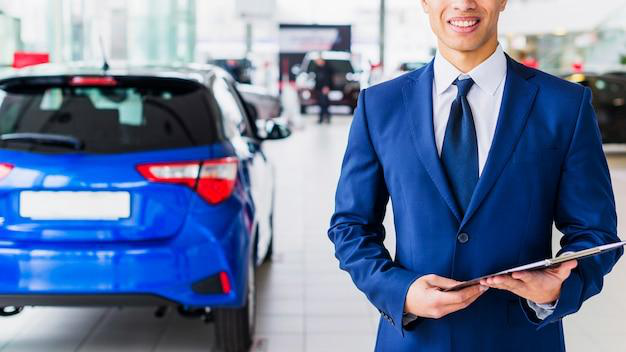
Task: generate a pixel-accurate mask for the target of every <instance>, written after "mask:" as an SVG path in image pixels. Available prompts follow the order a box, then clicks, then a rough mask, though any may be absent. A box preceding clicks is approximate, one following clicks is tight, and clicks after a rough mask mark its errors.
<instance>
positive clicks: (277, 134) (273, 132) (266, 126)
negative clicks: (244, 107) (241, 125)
mask: <svg viewBox="0 0 626 352" xmlns="http://www.w3.org/2000/svg"><path fill="white" fill-rule="evenodd" d="M257 129H258V131H259V133H258V134H259V136H258V137H259V138H260V139H263V140H277V139H285V138H287V137H289V136H291V129H290V128H289V126H287V123H286V122H285V121H284V120H280V119H269V120H257Z"/></svg>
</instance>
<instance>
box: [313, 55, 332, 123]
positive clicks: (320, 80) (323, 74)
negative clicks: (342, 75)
mask: <svg viewBox="0 0 626 352" xmlns="http://www.w3.org/2000/svg"><path fill="white" fill-rule="evenodd" d="M314 72H315V93H316V95H317V97H318V98H317V100H318V105H319V107H320V115H319V120H318V121H317V122H318V123H320V124H321V123H322V122H324V121H326V122H328V123H330V112H329V111H328V108H329V106H330V100H329V98H328V93H330V87H331V86H332V79H333V71H332V69H331V68H330V65H328V63H327V62H326V60H324V59H323V58H322V56H321V54H320V56H319V57H318V58H317V59H315V71H314Z"/></svg>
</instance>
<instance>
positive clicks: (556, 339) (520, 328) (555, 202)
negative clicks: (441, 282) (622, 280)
mask: <svg viewBox="0 0 626 352" xmlns="http://www.w3.org/2000/svg"><path fill="white" fill-rule="evenodd" d="M507 61H508V63H507V65H508V71H507V78H506V82H505V88H504V97H503V101H502V108H501V111H500V116H499V119H498V123H497V127H496V132H495V135H494V140H493V144H492V146H491V150H490V152H489V156H488V159H487V162H486V164H485V168H484V170H483V173H482V175H481V177H480V180H479V181H478V184H477V186H476V189H475V191H474V194H473V196H472V199H471V202H470V204H469V208H468V210H467V213H466V215H465V216H464V217H461V215H460V212H459V209H458V207H457V205H456V203H455V201H454V198H453V195H452V193H451V190H450V186H449V184H448V182H447V180H446V176H445V174H444V169H443V168H442V165H441V162H440V159H439V156H438V154H437V149H436V146H435V139H434V132H433V122H432V121H433V116H432V82H433V63H432V62H431V63H430V64H429V65H427V66H425V67H423V68H421V69H419V70H417V71H414V72H411V73H408V74H406V75H404V76H401V77H399V78H397V79H395V80H392V81H389V82H386V83H382V84H379V85H377V86H373V87H371V88H369V89H367V90H365V91H363V92H362V93H361V96H360V99H359V104H358V107H357V110H356V113H355V116H354V120H353V122H352V127H351V130H350V137H349V141H348V147H347V150H346V154H345V157H344V161H343V166H342V171H341V177H340V179H339V185H338V187H337V193H336V210H335V214H334V215H333V217H332V220H331V227H330V229H329V231H328V235H329V237H330V239H331V240H332V241H333V242H334V244H335V249H336V257H337V258H338V259H339V262H340V266H341V268H342V269H344V270H346V271H347V272H349V273H350V275H351V276H352V279H353V281H354V283H355V284H356V286H357V287H358V288H359V289H360V290H361V291H363V292H364V293H365V294H366V295H367V297H368V299H369V300H370V301H371V303H372V304H373V305H374V306H376V307H377V308H378V309H379V310H380V312H381V315H382V318H381V320H380V324H379V329H378V338H377V344H376V351H428V352H438V351H442V352H443V351H464V352H467V351H481V352H489V351H494V352H495V351H498V352H499V351H533V352H540V351H551V352H553V351H563V350H564V349H565V347H564V341H563V328H562V324H561V318H563V317H564V316H566V315H568V314H571V313H574V312H576V311H578V309H580V307H581V305H582V303H583V301H585V300H586V299H588V298H589V297H591V296H593V295H595V294H597V293H598V292H600V290H601V288H602V282H603V276H604V275H605V274H606V273H608V272H609V271H610V270H611V268H612V267H613V265H614V264H615V262H616V261H617V259H618V258H619V257H620V256H621V255H622V253H623V252H622V251H621V250H619V251H614V252H610V253H607V254H604V255H601V256H597V257H593V258H591V259H585V260H582V261H581V262H580V263H579V266H578V268H576V269H575V270H574V271H573V272H572V274H571V276H570V277H569V278H568V279H567V280H566V281H565V282H564V284H563V287H562V292H561V297H560V300H559V303H558V305H557V307H556V310H555V312H554V313H553V314H552V315H551V316H550V317H548V318H547V319H546V320H545V321H538V320H537V318H536V316H535V315H534V312H533V311H532V310H530V308H529V307H528V306H527V304H526V303H525V300H523V299H520V298H519V297H517V296H515V295H513V294H511V293H508V292H506V291H500V290H495V289H491V290H489V291H487V292H486V293H485V294H484V295H483V296H481V297H480V298H479V299H478V300H477V301H476V302H474V303H473V304H472V305H471V306H469V307H468V308H466V309H464V310H461V311H458V312H455V313H452V314H450V315H448V316H446V317H443V318H441V319H419V320H418V321H417V322H415V323H414V324H411V325H409V326H407V327H403V326H402V314H403V307H404V300H405V296H406V292H407V290H408V288H409V286H410V285H411V283H412V282H413V281H414V280H415V279H416V278H418V277H420V276H422V275H426V274H431V273H433V274H437V275H441V276H445V277H451V278H454V279H456V280H468V279H472V278H475V277H478V276H481V275H485V274H490V273H494V272H497V271H500V270H503V269H506V268H510V267H513V266H517V265H521V264H526V263H529V262H532V261H536V260H540V259H544V258H547V257H550V256H552V249H551V242H552V224H553V221H554V222H555V223H556V226H557V228H558V229H559V230H560V231H561V232H562V233H563V234H564V236H563V237H562V239H561V245H562V249H561V251H575V250H580V249H583V248H588V247H592V246H596V245H601V244H606V243H610V242H615V241H618V240H619V239H618V237H617V235H616V222H617V220H616V214H615V202H614V198H613V192H612V189H611V180H610V177H609V171H608V167H607V163H606V158H605V156H604V153H603V151H602V145H601V140H600V134H599V131H598V125H597V122H596V119H595V115H594V112H593V110H592V106H591V95H590V90H589V89H587V88H584V87H582V86H580V85H576V84H573V83H569V82H566V81H563V80H561V79H558V78H556V77H553V76H550V75H548V74H546V73H543V72H541V71H537V70H533V69H530V68H527V67H524V66H522V65H520V64H519V63H517V62H515V61H513V60H512V59H510V58H508V57H507ZM474 116H476V117H477V118H480V115H479V114H477V113H475V114H474ZM389 198H391V201H392V205H393V215H394V222H395V228H396V255H395V259H392V258H391V257H390V255H389V252H388V251H387V250H386V249H385V247H384V246H383V239H384V237H385V229H384V228H383V226H382V220H383V218H384V215H385V208H386V205H387V202H388V200H389ZM461 232H465V233H467V234H468V235H469V241H468V242H466V243H463V244H462V243H460V242H459V241H458V240H457V236H458V235H459V234H460V233H461ZM383 318H384V319H383Z"/></svg>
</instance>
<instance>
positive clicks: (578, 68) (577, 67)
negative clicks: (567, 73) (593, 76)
mask: <svg viewBox="0 0 626 352" xmlns="http://www.w3.org/2000/svg"><path fill="white" fill-rule="evenodd" d="M583 69H584V65H583V63H582V61H576V62H574V63H573V64H572V71H574V73H582V72H583Z"/></svg>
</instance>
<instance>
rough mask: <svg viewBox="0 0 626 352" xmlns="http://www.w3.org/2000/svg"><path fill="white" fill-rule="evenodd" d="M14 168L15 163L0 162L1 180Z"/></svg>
mask: <svg viewBox="0 0 626 352" xmlns="http://www.w3.org/2000/svg"><path fill="white" fill-rule="evenodd" d="M12 170H13V165H11V164H5V163H0V180H2V179H3V178H5V177H7V176H9V174H10V173H11V171H12Z"/></svg>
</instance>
